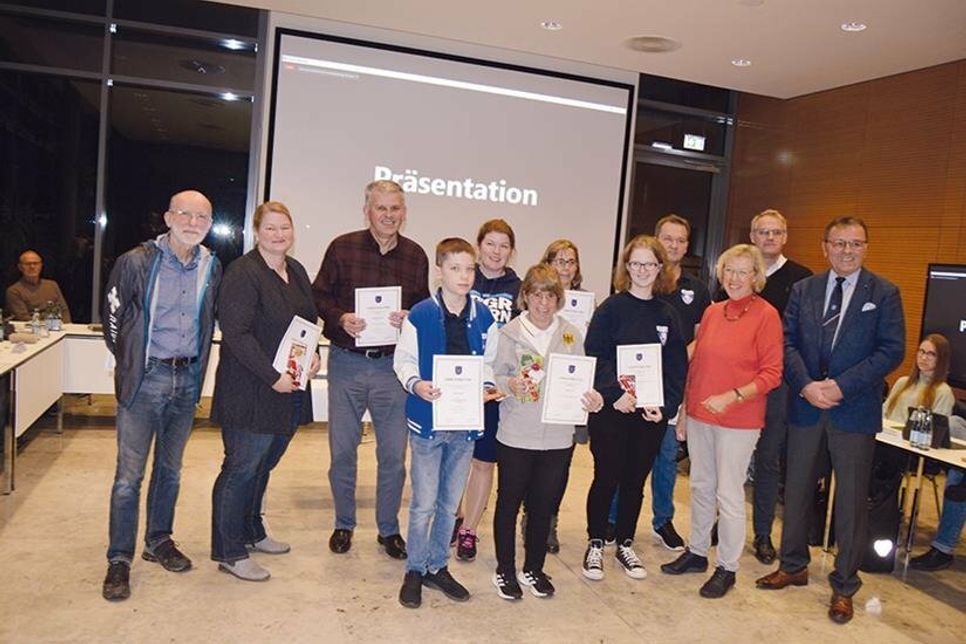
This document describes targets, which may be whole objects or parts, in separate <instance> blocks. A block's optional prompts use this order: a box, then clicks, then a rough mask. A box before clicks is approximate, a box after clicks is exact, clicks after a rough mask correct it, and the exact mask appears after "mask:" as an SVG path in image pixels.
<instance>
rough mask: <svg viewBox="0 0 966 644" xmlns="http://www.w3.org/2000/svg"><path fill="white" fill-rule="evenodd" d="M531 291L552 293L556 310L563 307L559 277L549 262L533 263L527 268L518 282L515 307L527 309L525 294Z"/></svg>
mask: <svg viewBox="0 0 966 644" xmlns="http://www.w3.org/2000/svg"><path fill="white" fill-rule="evenodd" d="M533 293H553V294H554V296H555V297H556V298H557V310H558V311H559V310H560V309H562V308H563V305H564V299H563V296H564V294H563V287H562V286H561V285H560V278H559V277H557V271H556V270H554V268H553V266H550V265H549V264H544V263H540V264H534V265H533V266H531V267H530V268H528V269H527V274H526V276H524V278H523V281H522V282H521V283H520V292H519V293H518V294H517V308H518V309H520V310H521V311H526V310H527V299H526V298H527V296H528V295H531V294H533Z"/></svg>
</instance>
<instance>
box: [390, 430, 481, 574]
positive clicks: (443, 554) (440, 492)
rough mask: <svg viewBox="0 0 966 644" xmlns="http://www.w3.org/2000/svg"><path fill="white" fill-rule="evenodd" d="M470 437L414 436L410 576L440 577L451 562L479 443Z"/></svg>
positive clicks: (455, 434) (444, 434)
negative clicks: (459, 511) (453, 540)
mask: <svg viewBox="0 0 966 644" xmlns="http://www.w3.org/2000/svg"><path fill="white" fill-rule="evenodd" d="M466 436H467V432H450V431H445V432H435V433H434V434H433V437H432V438H420V437H419V436H417V435H416V434H410V436H409V444H410V448H411V450H412V452H411V453H410V456H409V461H410V485H411V486H412V499H411V501H410V504H409V533H408V535H407V537H406V549H407V551H408V553H409V557H408V558H407V559H406V570H407V571H408V570H414V571H416V572H418V573H420V574H425V573H426V572H427V571H433V572H436V571H437V570H439V569H440V568H443V567H444V566H445V565H446V561H447V559H449V541H450V537H452V535H453V525H454V524H455V523H456V510H457V508H458V507H459V503H460V498H461V497H462V496H463V488H464V487H465V486H466V478H467V476H469V472H470V461H471V460H472V459H473V441H471V440H467V439H466Z"/></svg>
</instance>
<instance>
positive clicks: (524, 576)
mask: <svg viewBox="0 0 966 644" xmlns="http://www.w3.org/2000/svg"><path fill="white" fill-rule="evenodd" d="M517 581H519V582H520V583H521V584H523V585H524V586H527V587H529V588H530V592H531V593H533V596H534V597H551V596H552V595H553V594H554V592H556V589H555V588H554V587H553V584H551V583H550V577H548V576H547V575H545V574H543V571H542V570H541V571H536V572H534V571H530V570H524V571H521V572H519V573H517Z"/></svg>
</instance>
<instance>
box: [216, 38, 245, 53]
mask: <svg viewBox="0 0 966 644" xmlns="http://www.w3.org/2000/svg"><path fill="white" fill-rule="evenodd" d="M220 44H221V46H222V47H224V48H225V49H231V50H233V51H238V50H239V49H245V48H246V47H248V45H247V44H246V43H245V41H243V40H238V39H237V38H226V39H224V40H222V41H221V43H220Z"/></svg>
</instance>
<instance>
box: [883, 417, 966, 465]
mask: <svg viewBox="0 0 966 644" xmlns="http://www.w3.org/2000/svg"><path fill="white" fill-rule="evenodd" d="M875 439H876V440H877V441H879V442H880V443H886V444H887V445H892V446H893V447H898V448H899V449H902V450H905V451H907V452H911V453H913V454H916V455H917V456H925V457H926V458H931V459H933V460H936V461H942V462H943V463H946V464H947V465H954V466H956V467H962V468H966V441H961V440H959V439H957V438H952V439H950V445H951V446H950V447H948V448H939V449H928V450H923V449H919V448H917V447H913V446H912V445H910V444H909V441H907V440H904V439H903V438H902V429H901V428H898V429H897V428H896V427H894V426H892V425H890V424H889V423H886V424H885V425H884V426H883V428H882V431H881V432H879V433H878V434H876V436H875Z"/></svg>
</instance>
